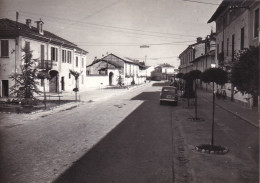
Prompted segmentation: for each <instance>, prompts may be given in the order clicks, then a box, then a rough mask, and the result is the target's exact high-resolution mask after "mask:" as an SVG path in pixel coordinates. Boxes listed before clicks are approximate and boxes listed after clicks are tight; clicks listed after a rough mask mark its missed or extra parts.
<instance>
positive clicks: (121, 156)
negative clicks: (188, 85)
mask: <svg viewBox="0 0 260 183" xmlns="http://www.w3.org/2000/svg"><path fill="white" fill-rule="evenodd" d="M132 100H145V102H143V103H142V105H140V106H139V107H138V108H137V109H136V110H134V111H133V112H132V113H131V114H130V115H129V116H128V117H127V118H125V119H124V120H123V121H122V122H121V123H120V124H119V125H118V126H117V127H116V128H114V129H113V130H112V131H111V132H110V133H109V134H108V135H107V136H105V137H104V138H103V139H102V140H101V141H100V142H99V143H97V144H96V145H95V146H94V147H93V148H92V149H90V150H89V151H88V152H87V153H86V154H85V155H84V156H83V157H81V158H80V159H79V160H78V161H76V162H75V163H74V164H73V165H72V166H71V167H70V168H69V169H68V170H67V171H66V172H64V173H63V174H62V175H61V176H60V177H59V178H58V179H57V180H55V181H54V182H55V183H66V182H70V183H71V182H74V183H75V182H88V183H92V182H95V183H97V182H98V183H101V182H106V183H110V182H111V183H112V182H123V183H128V182H129V183H133V182H134V183H138V182H140V183H141V182H172V180H173V175H172V142H171V138H172V133H171V112H172V106H160V105H159V92H144V93H141V94H140V95H138V96H136V97H134V98H133V99H132Z"/></svg>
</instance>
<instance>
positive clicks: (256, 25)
mask: <svg viewBox="0 0 260 183" xmlns="http://www.w3.org/2000/svg"><path fill="white" fill-rule="evenodd" d="M258 29H259V9H256V10H255V22H254V37H258V34H259V32H258V31H259V30H258Z"/></svg>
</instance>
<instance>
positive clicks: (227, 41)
mask: <svg viewBox="0 0 260 183" xmlns="http://www.w3.org/2000/svg"><path fill="white" fill-rule="evenodd" d="M228 47H229V38H227V56H228Z"/></svg>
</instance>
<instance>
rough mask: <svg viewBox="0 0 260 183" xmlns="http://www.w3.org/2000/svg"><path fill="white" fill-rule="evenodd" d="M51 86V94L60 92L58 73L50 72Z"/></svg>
mask: <svg viewBox="0 0 260 183" xmlns="http://www.w3.org/2000/svg"><path fill="white" fill-rule="evenodd" d="M50 76H51V79H50V86H49V92H51V93H57V92H58V91H59V84H58V80H59V73H58V71H55V70H52V71H50Z"/></svg>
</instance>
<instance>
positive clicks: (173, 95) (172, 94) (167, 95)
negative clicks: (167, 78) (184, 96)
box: [160, 86, 178, 105]
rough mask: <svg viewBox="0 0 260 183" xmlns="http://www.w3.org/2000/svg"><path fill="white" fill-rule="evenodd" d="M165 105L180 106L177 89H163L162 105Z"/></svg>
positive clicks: (166, 87) (171, 87) (169, 87)
mask: <svg viewBox="0 0 260 183" xmlns="http://www.w3.org/2000/svg"><path fill="white" fill-rule="evenodd" d="M165 103H169V104H174V105H178V92H177V88H176V87H173V86H164V87H162V92H161V93H160V105H162V104H165Z"/></svg>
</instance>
